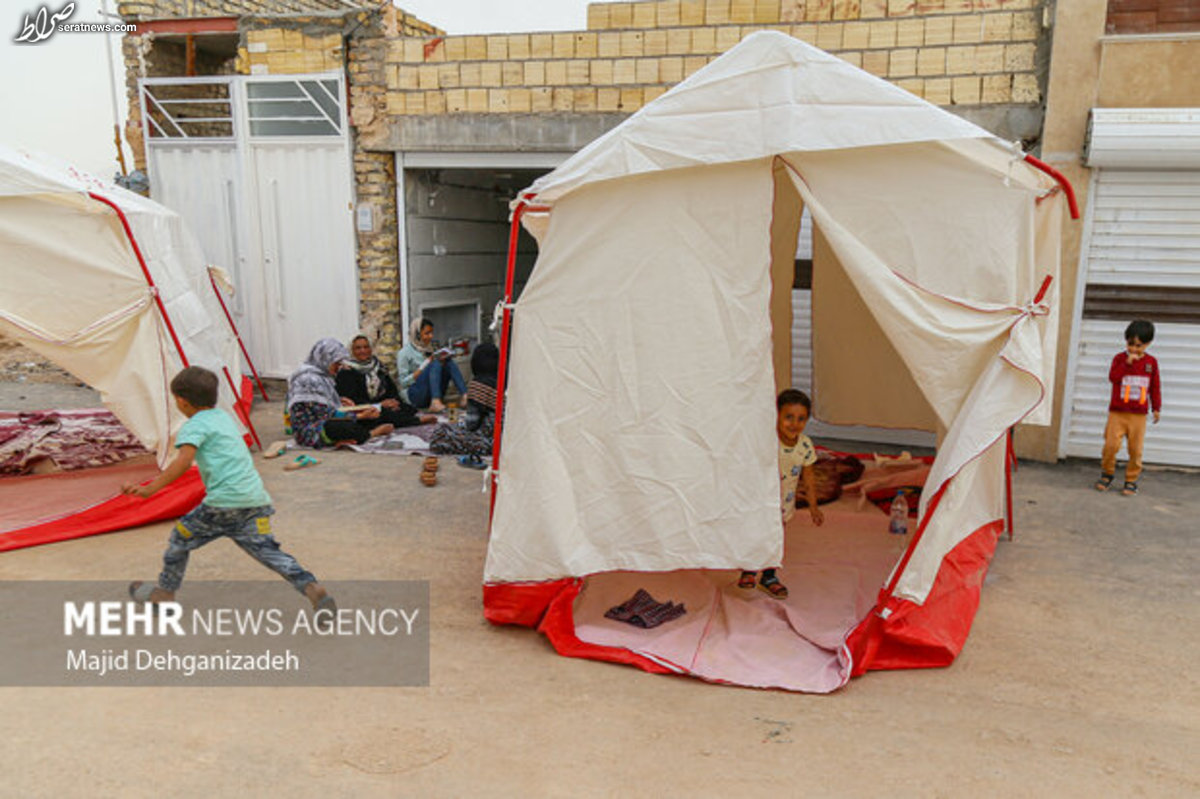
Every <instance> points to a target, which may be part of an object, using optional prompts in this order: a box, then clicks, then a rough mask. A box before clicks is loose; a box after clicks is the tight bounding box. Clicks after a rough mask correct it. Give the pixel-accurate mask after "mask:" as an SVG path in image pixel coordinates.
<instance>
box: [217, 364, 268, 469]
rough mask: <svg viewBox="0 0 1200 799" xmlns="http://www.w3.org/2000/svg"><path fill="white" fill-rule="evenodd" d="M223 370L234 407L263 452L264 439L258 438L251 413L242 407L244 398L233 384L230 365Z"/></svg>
mask: <svg viewBox="0 0 1200 799" xmlns="http://www.w3.org/2000/svg"><path fill="white" fill-rule="evenodd" d="M221 371H222V372H224V373H225V382H226V383H228V384H229V390H230V391H232V392H233V409H234V410H235V411H237V415H238V418H239V419H241V420H242V423H243V424H245V425H246V427H247V428H249V430H250V437H251V438H252V439H254V445H255V446H256V447H258V450H259V452H262V448H263V445H262V441H260V440H259V438H258V431H257V430H255V429H254V423H253V422H251V421H250V414H249V413H248V412H247V411H246V410H244V409H243V408H242V402H241V400H242V398H241V396H240V395H239V394H238V390H237V387H236V386H235V385H234V384H233V377H232V376H231V375H230V374H229V367H228V366H222V367H221ZM250 396H251V397H253V396H254V392H250Z"/></svg>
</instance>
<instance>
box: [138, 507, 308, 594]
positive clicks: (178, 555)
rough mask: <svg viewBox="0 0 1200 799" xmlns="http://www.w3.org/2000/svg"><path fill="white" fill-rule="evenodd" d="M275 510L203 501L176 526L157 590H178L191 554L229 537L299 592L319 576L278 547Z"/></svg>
mask: <svg viewBox="0 0 1200 799" xmlns="http://www.w3.org/2000/svg"><path fill="white" fill-rule="evenodd" d="M274 512H275V508H273V507H272V506H270V505H263V506H261V507H257V508H212V507H209V506H208V505H205V504H204V503H203V502H202V503H200V504H199V505H197V506H196V507H195V508H193V509H192V510H191V512H189V513H188V514H187V515H186V516H184V517H183V518H182V519H180V520H179V521H177V522H176V523H175V529H173V530H172V531H171V540H170V541H169V542H168V543H167V551H166V552H164V553H163V570H162V574H160V575H158V587H159V588H161V589H163V590H164V591H178V590H179V586H180V585H181V584H182V583H183V573H184V572H185V571H186V570H187V563H188V553H190V552H191V551H192V550H193V549H199V548H200V547H202V546H204V545H205V544H208V543H211V542H213V541H216V540H217V539H218V538H228V539H230V540H231V541H233V543H235V544H237V545H238V546H239V547H241V548H242V551H243V552H245V553H246V554H247V555H249V556H250V557H252V558H254V559H255V560H257V561H258V562H259V563H261V564H262V565H264V566H266V567H267V568H268V569H270V570H271V571H273V572H275V573H276V574H278V575H279V576H280V577H282V578H283V579H285V580H287V581H288V582H289V583H291V584H292V587H293V588H295V589H296V590H297V591H299V592H300V593H302V594H303V593H304V588H305V587H306V586H307V585H308V584H309V583H315V582H316V581H317V578H316V577H313V576H312V574H311V573H310V572H308V571H305V569H304V567H303V566H301V565H300V564H299V563H298V562H297V561H296V559H295V558H293V557H292V556H291V555H289V554H288V553H286V552H284V551H283V550H282V549H280V548H279V543H278V542H277V541H276V540H275V536H273V535H271V519H270V516H271V514H272V513H274Z"/></svg>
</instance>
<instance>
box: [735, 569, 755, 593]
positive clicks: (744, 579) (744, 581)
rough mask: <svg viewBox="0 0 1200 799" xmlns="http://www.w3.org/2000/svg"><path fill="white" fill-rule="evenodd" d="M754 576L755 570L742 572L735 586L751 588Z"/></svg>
mask: <svg viewBox="0 0 1200 799" xmlns="http://www.w3.org/2000/svg"><path fill="white" fill-rule="evenodd" d="M756 577H757V572H742V576H741V577H739V578H738V581H737V587H738V588H746V589H750V588H753V587H754V581H755V579H756Z"/></svg>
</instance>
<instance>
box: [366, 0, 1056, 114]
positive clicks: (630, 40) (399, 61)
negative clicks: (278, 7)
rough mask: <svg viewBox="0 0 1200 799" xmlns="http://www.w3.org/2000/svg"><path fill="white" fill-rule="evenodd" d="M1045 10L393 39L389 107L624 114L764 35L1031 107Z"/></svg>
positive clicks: (906, 6)
mask: <svg viewBox="0 0 1200 799" xmlns="http://www.w3.org/2000/svg"><path fill="white" fill-rule="evenodd" d="M1043 2H1044V0H658V1H657V2H641V3H620V2H618V3H592V4H591V5H589V6H588V16H587V30H586V31H577V32H569V33H553V34H550V33H546V34H516V35H513V34H507V35H495V36H447V37H436V38H435V37H425V38H405V37H400V38H394V39H392V40H390V41H389V42H388V49H387V54H386V57H385V60H386V78H387V90H388V100H387V107H388V110H389V113H391V114H394V115H398V114H440V113H459V112H463V111H468V112H475V113H512V112H516V111H526V110H532V111H549V110H558V111H582V112H590V111H622V112H632V111H636V110H637V109H638V108H640V107H641V106H642V105H644V104H645V103H647V102H649V101H650V100H652V99H653V98H654V97H657V96H658V95H660V94H662V93H663V92H664V91H666V90H667V89H669V88H670V87H671V86H673V85H674V84H676V83H678V82H679V81H681V80H682V79H684V78H686V77H687V76H688V75H691V74H692V73H693V72H695V71H696V70H697V69H699V68H700V67H702V66H704V65H705V64H707V63H708V62H709V61H711V60H713V59H714V58H716V57H717V56H718V55H720V54H721V53H723V52H725V51H726V50H728V49H729V48H730V47H732V46H733V45H735V44H737V43H738V42H739V41H741V40H742V38H743V37H745V36H746V35H747V34H749V33H751V32H753V31H758V30H764V29H770V30H777V31H780V32H782V33H785V34H788V35H790V36H793V37H795V38H797V39H800V40H803V41H805V42H808V43H810V44H813V45H816V46H817V47H820V48H822V49H823V50H826V51H827V52H830V53H833V54H834V55H837V56H839V57H840V58H842V59H844V60H846V61H847V62H849V63H851V64H854V65H855V66H859V67H861V68H863V69H865V70H867V71H868V72H871V73H872V74H874V75H877V76H879V77H882V78H885V79H887V80H889V81H891V82H893V83H895V84H896V85H897V86H900V87H902V88H904V89H906V90H907V91H910V92H912V93H913V94H916V95H917V96H919V97H924V98H925V99H927V100H929V101H931V102H934V103H938V104H940V105H988V104H1003V103H1038V102H1040V101H1041V99H1042V98H1041V90H1040V88H1039V81H1038V76H1037V73H1036V63H1035V61H1036V53H1037V45H1038V39H1039V37H1040V36H1041V35H1042V30H1041V23H1040V20H1041V6H1042V3H1043ZM432 63H436V64H437V65H438V67H437V69H433V70H431V69H430V68H429V65H430V64H432ZM473 92H474V93H473Z"/></svg>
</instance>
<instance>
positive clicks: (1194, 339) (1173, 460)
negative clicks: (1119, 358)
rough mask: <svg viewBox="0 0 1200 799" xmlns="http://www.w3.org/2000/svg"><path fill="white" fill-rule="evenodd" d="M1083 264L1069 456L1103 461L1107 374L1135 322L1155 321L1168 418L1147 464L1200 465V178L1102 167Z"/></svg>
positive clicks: (1150, 446) (1150, 441) (1154, 429)
mask: <svg viewBox="0 0 1200 799" xmlns="http://www.w3.org/2000/svg"><path fill="white" fill-rule="evenodd" d="M1091 198H1092V199H1091V201H1090V202H1089V204H1088V214H1087V220H1086V223H1085V232H1084V241H1083V245H1082V248H1081V250H1082V252H1081V257H1080V275H1079V285H1080V289H1081V290H1080V292H1079V296H1078V297H1077V301H1076V308H1075V324H1074V326H1073V333H1072V341H1073V344H1072V351H1071V360H1070V366H1069V371H1068V379H1067V386H1066V397H1067V401H1066V404H1065V407H1066V409H1067V412H1068V414H1069V418H1068V419H1067V421H1066V423H1065V424H1064V425H1063V437H1062V441H1061V445H1060V451H1061V452H1062V453H1063V454H1065V455H1075V456H1081V457H1092V458H1096V457H1099V455H1100V448H1101V444H1102V443H1103V434H1104V423H1105V420H1106V419H1107V417H1108V402H1109V383H1108V369H1109V364H1110V363H1111V361H1112V358H1113V356H1114V355H1116V353H1117V352H1119V351H1121V350H1123V349H1124V347H1125V338H1124V331H1125V327H1126V325H1127V324H1128V323H1129V322H1130V321H1131V320H1132V319H1134V318H1138V317H1141V318H1146V319H1149V320H1150V321H1152V322H1154V323H1155V327H1156V331H1155V338H1154V343H1153V345H1152V346H1151V347H1150V353H1151V354H1152V355H1154V356H1155V357H1156V358H1157V359H1158V360H1159V362H1160V365H1161V368H1162V375H1163V377H1162V380H1163V413H1162V421H1161V422H1160V423H1159V424H1158V425H1151V426H1150V427H1149V428H1148V430H1147V434H1146V445H1145V460H1146V462H1147V463H1162V464H1175V465H1187V466H1200V447H1197V442H1200V323H1198V322H1197V320H1200V171H1197V170H1173V171H1165V170H1164V171H1151V170H1129V169H1097V170H1096V171H1095V172H1094V173H1093V178H1092V191H1091Z"/></svg>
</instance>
